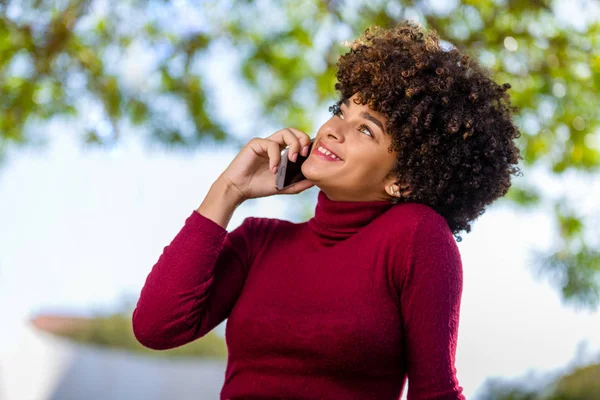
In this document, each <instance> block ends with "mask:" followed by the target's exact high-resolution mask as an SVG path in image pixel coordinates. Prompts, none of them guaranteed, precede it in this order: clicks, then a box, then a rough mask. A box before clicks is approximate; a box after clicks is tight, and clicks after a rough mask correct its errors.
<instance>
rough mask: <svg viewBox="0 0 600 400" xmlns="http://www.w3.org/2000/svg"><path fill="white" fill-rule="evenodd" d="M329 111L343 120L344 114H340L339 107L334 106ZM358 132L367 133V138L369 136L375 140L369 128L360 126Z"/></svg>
mask: <svg viewBox="0 0 600 400" xmlns="http://www.w3.org/2000/svg"><path fill="white" fill-rule="evenodd" d="M329 111H330V112H331V113H332V114H333V115H337V116H338V117H340V118H342V119H344V118H343V117H344V114H343V113H342V109H341V108H340V106H339V105H337V104H334V105H332V106H331V107H329ZM358 130H359V131H361V132H364V131H367V132H368V134H369V136H371V137H372V138H375V135H374V134H373V132H372V131H371V128H369V127H368V126H367V125H365V124H361V125H360V126H359V127H358Z"/></svg>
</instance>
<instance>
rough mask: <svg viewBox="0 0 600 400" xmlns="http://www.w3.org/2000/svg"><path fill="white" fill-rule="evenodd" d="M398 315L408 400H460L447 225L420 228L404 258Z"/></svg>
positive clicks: (454, 267)
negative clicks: (400, 315)
mask: <svg viewBox="0 0 600 400" xmlns="http://www.w3.org/2000/svg"><path fill="white" fill-rule="evenodd" d="M405 268H406V269H405V271H404V277H403V281H402V283H401V286H402V289H401V294H400V304H401V312H402V318H403V327H404V335H405V343H406V354H407V360H406V361H407V373H408V399H409V400H411V399H412V400H417V399H418V400H421V399H440V400H441V399H444V400H446V399H447V400H450V399H452V400H456V399H464V396H463V395H462V394H461V393H462V387H460V386H459V383H458V380H457V378H456V368H455V367H454V358H455V353H456V344H457V338H458V323H459V314H460V301H461V295H462V279H463V277H462V261H461V258H460V253H459V251H458V247H457V246H456V243H455V241H454V237H453V236H452V233H451V231H450V230H449V229H448V225H447V224H446V221H445V220H444V219H443V217H441V216H440V215H438V214H435V215H431V216H427V217H425V218H424V219H423V220H422V221H420V222H419V224H418V226H417V228H416V230H415V233H414V235H413V240H412V244H411V248H410V250H409V252H408V253H407V259H406V262H405Z"/></svg>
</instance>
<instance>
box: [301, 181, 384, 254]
mask: <svg viewBox="0 0 600 400" xmlns="http://www.w3.org/2000/svg"><path fill="white" fill-rule="evenodd" d="M392 206H393V204H392V203H391V202H389V201H384V200H379V201H334V200H331V199H329V198H328V197H327V195H326V194H325V192H323V191H322V190H320V191H319V195H318V199H317V206H316V208H315V215H314V217H313V218H311V219H310V220H309V221H308V226H309V228H310V229H311V230H312V232H313V233H314V234H315V235H316V237H317V240H318V241H319V242H320V243H322V244H323V245H325V246H333V245H334V244H335V243H337V242H339V241H342V240H345V239H347V238H348V237H350V236H352V235H353V234H355V233H356V232H358V231H359V230H360V229H361V228H362V227H364V226H366V225H368V224H369V223H370V222H371V221H373V220H374V219H375V218H377V217H379V216H380V215H381V214H383V213H384V212H385V211H386V210H388V209H389V208H390V207H392Z"/></svg>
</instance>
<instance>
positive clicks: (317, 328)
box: [133, 22, 521, 399]
mask: <svg viewBox="0 0 600 400" xmlns="http://www.w3.org/2000/svg"><path fill="white" fill-rule="evenodd" d="M338 67H339V70H338V73H337V78H338V83H337V84H336V85H335V88H336V89H337V90H338V91H339V92H340V94H341V95H340V100H339V101H338V102H337V103H336V104H335V105H334V106H332V107H331V108H330V110H331V111H332V112H333V114H334V115H333V116H332V118H331V119H329V120H328V121H327V122H325V123H324V124H323V126H321V127H320V128H319V130H318V132H317V135H316V137H315V142H314V145H313V147H312V149H311V152H310V154H309V156H308V159H307V160H306V162H305V163H304V164H303V165H302V172H303V173H304V175H305V176H306V177H307V179H306V180H303V181H300V182H298V183H296V184H294V185H293V186H290V187H288V188H286V189H284V190H282V191H280V192H277V189H275V188H274V182H275V173H276V168H277V165H278V164H279V157H280V151H281V150H282V149H283V148H284V147H285V146H289V148H290V151H289V153H288V156H289V158H290V159H291V160H292V161H294V160H295V159H296V158H297V154H298V153H300V154H302V155H305V156H306V155H307V154H308V153H307V151H308V146H309V144H310V138H309V136H308V135H306V134H305V133H303V132H301V131H299V130H297V129H293V128H286V129H282V130H280V131H277V132H275V133H274V134H272V135H271V136H269V137H267V138H254V139H252V140H250V142H249V143H248V144H247V145H246V146H245V147H244V148H243V149H242V150H241V151H240V153H239V154H238V155H237V156H236V157H235V158H234V160H233V161H232V162H231V164H230V165H229V166H228V167H227V169H226V170H225V171H224V172H223V173H222V174H221V175H220V176H219V178H218V179H217V180H216V181H215V182H214V183H213V185H212V186H211V188H210V191H209V192H208V194H207V196H206V198H205V199H204V201H203V202H202V204H201V205H200V207H199V208H198V209H197V210H194V211H193V212H192V214H191V215H190V216H189V217H188V218H187V219H186V221H185V225H184V226H183V228H182V229H181V231H180V232H179V233H178V234H177V236H176V237H175V238H174V239H173V241H172V242H171V244H170V245H169V246H167V247H165V248H164V251H163V253H162V255H161V256H160V258H159V260H158V262H157V263H156V265H154V267H153V269H152V271H151V272H150V274H149V276H148V278H147V280H146V283H145V285H144V287H143V289H142V292H141V295H140V299H139V301H138V303H137V306H136V309H135V311H134V314H133V329H134V332H135V335H136V337H137V339H138V340H139V341H140V342H141V343H142V344H143V345H145V346H147V347H150V348H153V349H169V348H173V347H177V346H181V345H183V344H185V343H188V342H191V341H193V340H195V339H197V338H200V337H202V336H203V335H205V334H206V333H208V332H210V331H211V330H212V329H213V328H214V327H215V326H217V325H218V324H219V323H221V322H222V321H223V320H224V319H226V318H227V319H228V320H227V325H226V342H227V346H228V363H227V369H226V375H225V383H224V386H223V389H222V391H221V398H222V399H258V398H261V399H264V398H285V399H319V398H322V399H397V398H398V397H399V396H400V395H401V393H402V390H403V388H404V385H405V381H406V379H408V398H409V399H425V398H426V399H462V398H464V396H463V394H462V387H461V386H460V385H459V383H458V380H457V378H456V370H455V367H454V360H455V351H456V343H457V334H458V323H459V312H460V300H461V294H462V264H461V257H460V254H459V251H458V247H457V245H456V242H455V240H454V239H455V237H454V236H453V235H455V236H456V235H457V233H458V232H459V231H462V230H466V232H469V231H470V229H471V223H472V222H473V221H474V220H475V219H476V218H477V217H478V216H479V215H481V214H483V212H484V209H485V207H486V206H487V205H489V204H491V203H492V202H493V201H494V200H496V199H498V198H499V197H502V196H503V195H504V194H506V192H507V191H508V188H509V187H510V184H511V183H510V175H511V174H515V173H517V172H518V171H519V169H518V168H517V167H515V165H516V164H517V163H518V159H519V158H521V157H520V155H519V150H518V148H517V147H516V146H515V144H514V143H513V139H515V138H517V137H519V132H518V130H517V128H516V127H515V126H514V124H513V122H512V121H511V112H512V111H513V109H512V107H511V106H510V102H509V96H508V94H507V93H506V90H507V89H508V88H509V87H510V86H509V85H508V84H504V85H503V86H499V85H497V84H496V83H494V82H493V81H492V80H491V79H490V78H489V74H488V72H486V71H485V70H484V69H482V67H480V66H479V65H478V64H477V63H476V62H475V61H473V60H471V59H469V58H468V57H466V56H463V55H461V54H460V53H459V52H458V51H457V50H456V49H452V50H447V51H446V50H444V49H442V48H441V47H440V44H439V39H438V38H437V36H436V35H435V33H431V32H425V31H423V30H422V29H421V28H420V27H418V26H416V25H414V24H413V23H410V22H405V23H402V24H400V25H398V26H397V27H395V28H393V29H390V30H383V29H379V28H377V27H372V28H370V29H367V30H366V31H365V35H363V36H362V37H360V38H359V39H357V40H356V41H354V42H353V43H352V45H351V50H350V51H349V52H348V53H347V54H345V55H343V56H341V57H340V59H339V61H338ZM313 185H316V186H317V187H318V188H319V189H320V191H319V194H318V203H317V205H316V209H315V216H314V217H313V218H311V219H310V220H309V221H307V222H304V223H292V222H289V221H284V220H279V219H270V218H254V217H249V218H246V219H245V220H244V221H243V223H242V224H241V226H239V227H238V228H236V229H234V230H233V231H232V232H227V231H226V227H227V224H228V222H229V220H230V218H231V216H232V214H233V212H234V211H235V209H236V208H237V207H238V206H239V205H240V204H241V203H242V202H244V201H245V200H248V199H252V198H259V197H264V196H270V195H273V194H277V193H279V194H296V193H300V192H302V191H304V190H306V189H308V188H310V187H311V186H313ZM456 239H457V240H459V241H460V236H458V237H456Z"/></svg>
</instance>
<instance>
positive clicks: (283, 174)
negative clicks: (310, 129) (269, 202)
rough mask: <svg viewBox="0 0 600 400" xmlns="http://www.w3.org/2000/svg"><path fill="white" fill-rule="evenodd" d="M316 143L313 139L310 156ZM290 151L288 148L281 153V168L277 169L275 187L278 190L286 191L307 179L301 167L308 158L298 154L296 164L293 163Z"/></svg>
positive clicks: (309, 149)
mask: <svg viewBox="0 0 600 400" xmlns="http://www.w3.org/2000/svg"><path fill="white" fill-rule="evenodd" d="M314 141H315V139H311V141H310V146H308V154H309V155H310V151H311V149H312V145H313V143H314ZM288 150H289V147H286V148H285V149H284V150H283V151H282V152H281V160H280V161H279V167H278V168H277V179H276V181H275V187H277V189H278V190H281V189H285V188H286V187H288V186H290V185H292V184H294V183H296V182H300V181H301V180H304V179H306V177H305V176H304V175H302V170H301V169H300V167H301V166H302V163H304V161H306V159H307V158H308V156H306V157H304V156H303V155H301V154H300V153H298V158H296V162H293V161H290V160H289V159H288V156H287V154H288Z"/></svg>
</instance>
